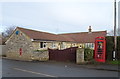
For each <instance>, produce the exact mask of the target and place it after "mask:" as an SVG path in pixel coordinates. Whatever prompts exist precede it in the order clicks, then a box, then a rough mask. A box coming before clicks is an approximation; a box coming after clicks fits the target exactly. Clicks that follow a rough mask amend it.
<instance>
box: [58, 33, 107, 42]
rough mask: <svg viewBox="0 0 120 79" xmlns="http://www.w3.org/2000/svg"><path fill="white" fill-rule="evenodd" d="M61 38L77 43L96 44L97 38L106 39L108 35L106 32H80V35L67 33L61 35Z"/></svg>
mask: <svg viewBox="0 0 120 79" xmlns="http://www.w3.org/2000/svg"><path fill="white" fill-rule="evenodd" d="M60 35H61V36H64V37H68V38H71V39H73V40H74V41H75V42H79V43H94V42H95V38H96V37H105V36H106V35H107V32H106V31H97V32H92V33H89V32H80V33H67V34H60Z"/></svg>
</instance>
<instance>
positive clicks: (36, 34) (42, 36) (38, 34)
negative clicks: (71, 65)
mask: <svg viewBox="0 0 120 79" xmlns="http://www.w3.org/2000/svg"><path fill="white" fill-rule="evenodd" d="M17 28H18V29H19V30H20V31H22V32H23V33H25V34H26V35H27V36H29V37H30V38H31V39H37V40H49V41H72V39H69V38H66V37H63V36H59V35H56V34H52V33H47V32H42V31H35V30H30V29H25V28H21V27H17Z"/></svg>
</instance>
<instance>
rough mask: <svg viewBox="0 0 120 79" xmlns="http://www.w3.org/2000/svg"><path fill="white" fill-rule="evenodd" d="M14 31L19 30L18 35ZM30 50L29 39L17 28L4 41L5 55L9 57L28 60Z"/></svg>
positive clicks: (30, 53) (31, 47)
mask: <svg viewBox="0 0 120 79" xmlns="http://www.w3.org/2000/svg"><path fill="white" fill-rule="evenodd" d="M16 31H19V34H18V35H16ZM20 48H21V49H22V55H20ZM32 51H33V46H32V42H31V39H30V38H29V37H27V36H26V35H25V34H24V33H22V32H21V31H20V30H18V29H16V30H15V31H14V33H13V34H12V35H11V37H10V38H9V39H8V40H7V42H6V56H7V57H8V58H10V59H16V60H27V61H30V60H31V55H32Z"/></svg>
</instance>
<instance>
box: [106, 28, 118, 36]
mask: <svg viewBox="0 0 120 79" xmlns="http://www.w3.org/2000/svg"><path fill="white" fill-rule="evenodd" d="M116 35H117V36H120V28H118V29H117V30H116ZM108 36H114V30H111V31H109V32H108Z"/></svg>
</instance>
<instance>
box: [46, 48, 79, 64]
mask: <svg viewBox="0 0 120 79" xmlns="http://www.w3.org/2000/svg"><path fill="white" fill-rule="evenodd" d="M77 48H78V47H72V48H67V49H64V50H58V49H56V50H55V49H48V51H49V59H50V60H56V61H71V62H76V49H77Z"/></svg>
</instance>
